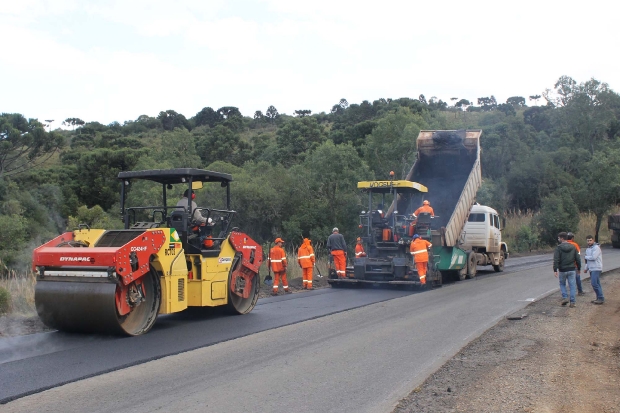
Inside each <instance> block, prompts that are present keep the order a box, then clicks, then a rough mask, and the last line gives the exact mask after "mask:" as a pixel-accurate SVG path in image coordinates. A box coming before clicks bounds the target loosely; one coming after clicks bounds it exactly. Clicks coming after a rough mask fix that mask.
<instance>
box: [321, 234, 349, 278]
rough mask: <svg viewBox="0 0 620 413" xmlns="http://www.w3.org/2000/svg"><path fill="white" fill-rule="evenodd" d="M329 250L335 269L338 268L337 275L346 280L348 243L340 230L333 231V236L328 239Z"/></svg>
mask: <svg viewBox="0 0 620 413" xmlns="http://www.w3.org/2000/svg"><path fill="white" fill-rule="evenodd" d="M326 247H327V249H328V250H329V251H330V252H331V254H332V257H333V258H334V267H336V275H337V276H338V278H346V274H347V243H346V242H345V241H344V237H343V236H342V234H341V233H340V232H339V231H338V228H334V229H333V230H332V234H331V235H330V236H329V237H328V238H327V245H326Z"/></svg>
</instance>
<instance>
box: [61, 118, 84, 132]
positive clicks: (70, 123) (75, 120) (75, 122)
mask: <svg viewBox="0 0 620 413" xmlns="http://www.w3.org/2000/svg"><path fill="white" fill-rule="evenodd" d="M85 123H86V122H84V121H83V120H82V119H80V118H67V119H65V120H64V122H62V124H63V125H65V126H73V130H75V126H76V125H77V126H82V125H84V124H85Z"/></svg>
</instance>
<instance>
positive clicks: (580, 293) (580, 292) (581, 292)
mask: <svg viewBox="0 0 620 413" xmlns="http://www.w3.org/2000/svg"><path fill="white" fill-rule="evenodd" d="M577 295H581V296H583V295H586V293H584V292H583V291H579V292H578V293H577Z"/></svg>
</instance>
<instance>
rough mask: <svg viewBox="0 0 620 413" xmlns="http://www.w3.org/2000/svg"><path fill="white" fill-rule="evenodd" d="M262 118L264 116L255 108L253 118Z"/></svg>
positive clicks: (259, 119)
mask: <svg viewBox="0 0 620 413" xmlns="http://www.w3.org/2000/svg"><path fill="white" fill-rule="evenodd" d="M264 118H265V116H264V115H263V112H261V111H260V110H257V111H256V112H254V120H258V121H261V120H263V119H264Z"/></svg>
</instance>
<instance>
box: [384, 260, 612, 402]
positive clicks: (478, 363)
mask: <svg viewBox="0 0 620 413" xmlns="http://www.w3.org/2000/svg"><path fill="white" fill-rule="evenodd" d="M601 283H602V286H603V292H604V294H605V300H606V301H605V304H604V305H594V304H591V303H590V301H591V300H593V299H594V298H595V296H594V293H593V292H592V288H591V286H590V285H589V282H588V281H586V282H585V283H584V291H585V292H586V296H584V297H577V306H576V307H575V308H568V307H562V306H560V304H559V301H560V298H561V295H560V293H559V291H558V292H557V293H553V294H551V295H549V296H547V297H545V298H543V299H542V300H540V301H538V302H535V303H532V304H531V305H530V306H528V307H527V308H525V309H524V310H523V311H520V312H519V313H517V314H519V315H520V314H527V316H526V317H525V318H523V319H520V320H508V319H504V320H502V321H501V322H499V323H498V324H497V325H496V326H494V327H493V328H491V329H489V330H488V331H487V332H485V333H484V334H483V335H482V336H480V337H479V338H478V339H476V340H474V341H473V342H471V343H470V344H469V345H468V346H467V347H465V348H463V349H462V350H461V351H460V352H459V353H458V354H457V355H456V356H455V357H453V358H452V359H451V360H449V361H448V362H447V363H446V364H444V365H443V366H442V367H441V368H440V369H439V370H437V371H436V372H435V373H434V374H432V375H431V376H430V377H429V378H428V379H427V380H426V381H425V382H424V383H423V384H422V385H421V386H419V387H418V388H416V389H415V390H414V391H413V392H411V393H410V394H409V396H407V397H406V398H404V399H403V400H401V401H400V403H399V404H398V405H397V406H396V408H395V409H394V411H393V413H405V412H407V413H412V412H415V413H423V412H480V413H485V412H489V413H490V412H494V413H495V412H528V413H539V412H540V413H543V412H544V413H546V412H563V413H564V412H575V413H577V412H579V413H590V412H592V413H594V412H599V413H601V412H605V413H607V412H609V413H612V412H620V329H619V328H618V327H619V326H620V270H614V271H612V272H610V273H607V274H604V275H603V277H602V281H601Z"/></svg>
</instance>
